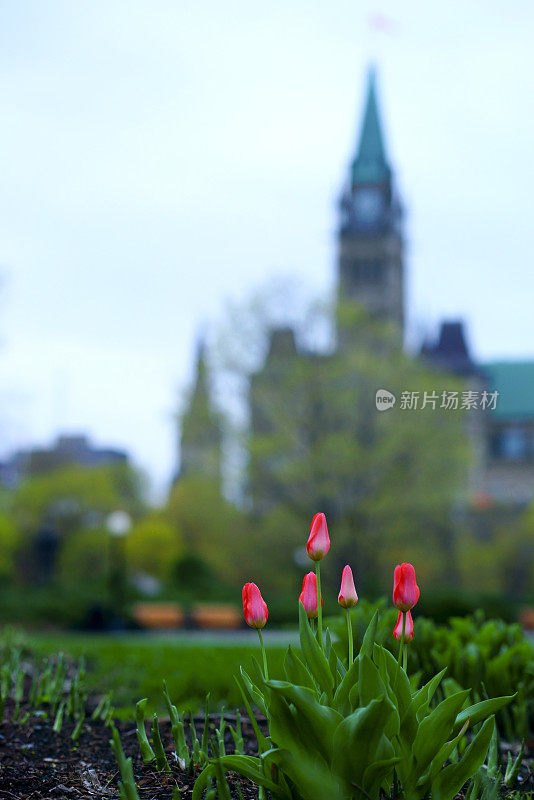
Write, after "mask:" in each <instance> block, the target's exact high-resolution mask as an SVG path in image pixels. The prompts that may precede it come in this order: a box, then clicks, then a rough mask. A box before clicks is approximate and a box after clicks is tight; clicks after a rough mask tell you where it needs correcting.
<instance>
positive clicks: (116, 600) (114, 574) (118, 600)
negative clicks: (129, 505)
mask: <svg viewBox="0 0 534 800" xmlns="http://www.w3.org/2000/svg"><path fill="white" fill-rule="evenodd" d="M131 527H132V520H131V517H130V515H129V514H128V513H127V512H126V511H121V510H117V511H113V512H112V513H111V514H110V515H109V516H108V518H107V519H106V528H107V531H108V533H109V597H110V601H111V608H112V611H113V616H114V617H115V618H116V619H117V621H118V623H119V624H122V621H123V617H124V594H125V589H126V550H125V539H126V536H127V534H128V531H129V530H130V528H131Z"/></svg>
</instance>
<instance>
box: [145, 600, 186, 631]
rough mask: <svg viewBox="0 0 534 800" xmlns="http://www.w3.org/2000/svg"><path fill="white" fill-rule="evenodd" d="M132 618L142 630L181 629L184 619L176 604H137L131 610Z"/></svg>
mask: <svg viewBox="0 0 534 800" xmlns="http://www.w3.org/2000/svg"><path fill="white" fill-rule="evenodd" d="M132 616H133V618H134V620H135V621H136V622H137V623H138V624H139V625H141V626H142V627H143V628H151V629H153V630H166V629H169V628H181V627H182V625H183V624H184V619H185V614H184V612H183V610H182V609H181V608H180V606H179V605H177V603H137V604H136V605H135V606H134V607H133V609H132Z"/></svg>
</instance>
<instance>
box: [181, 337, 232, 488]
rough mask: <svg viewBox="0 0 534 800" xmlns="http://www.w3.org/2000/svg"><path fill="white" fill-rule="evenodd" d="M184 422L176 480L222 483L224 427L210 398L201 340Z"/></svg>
mask: <svg viewBox="0 0 534 800" xmlns="http://www.w3.org/2000/svg"><path fill="white" fill-rule="evenodd" d="M181 421H182V430H181V439H180V470H179V472H178V474H177V478H176V479H177V480H178V479H180V478H184V477H189V476H190V475H201V476H203V477H205V478H207V479H209V480H211V481H214V482H215V483H217V485H219V486H220V481H221V441H222V426H221V419H220V416H219V414H218V413H217V411H216V410H215V409H214V407H213V404H212V402H211V398H210V393H209V386H208V369H207V365H206V355H205V348H204V345H203V344H202V343H199V345H198V352H197V364H196V377H195V384H194V387H193V391H192V393H191V397H190V401H189V405H188V407H187V408H186V410H185V411H184V414H183V416H182V420H181Z"/></svg>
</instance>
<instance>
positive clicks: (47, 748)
mask: <svg viewBox="0 0 534 800" xmlns="http://www.w3.org/2000/svg"><path fill="white" fill-rule="evenodd" d="M12 708H13V704H12V703H10V702H9V701H8V703H6V711H5V717H4V722H3V723H2V724H0V800H49V799H50V800H52V799H53V800H79V799H80V798H87V799H88V800H89V798H91V800H95V798H102V800H105V799H106V798H109V799H110V800H112V798H118V797H119V792H118V789H117V786H118V783H119V780H120V775H119V773H118V770H117V764H116V761H115V758H114V756H113V753H112V752H111V748H110V746H109V740H110V738H111V735H110V730H109V728H108V727H106V726H105V725H104V723H103V722H101V721H99V720H98V721H96V722H94V721H92V720H91V719H88V720H87V721H86V722H85V723H84V726H83V731H82V734H81V736H80V737H79V739H78V741H76V742H73V741H72V739H71V734H72V731H73V729H74V724H73V723H72V722H71V721H67V722H65V723H64V724H63V727H62V730H61V733H55V732H54V730H53V729H52V722H53V720H52V721H51V720H50V719H46V718H44V717H43V716H36V715H35V714H34V715H32V716H31V717H30V719H29V720H28V723H27V724H25V725H19V724H16V723H13V722H12V719H11V718H12ZM25 711H26V709H25V708H24V707H22V708H21V717H24V713H25ZM210 716H211V715H210ZM226 716H227V718H228V721H229V722H230V724H234V722H235V717H232V715H231V714H229V715H226V714H225V717H226ZM195 723H196V729H197V734H198V736H199V738H200V737H201V735H202V729H203V727H204V717H198V718H195ZM219 723H220V715H213V722H212V725H210V727H213V730H215V728H216V727H218V726H219ZM147 728H148V726H147ZM117 729H118V731H119V733H120V736H121V741H122V746H123V749H124V752H125V754H126V756H131V757H132V762H133V770H134V775H135V779H136V783H137V786H138V792H139V797H140V798H141V800H145V799H146V800H171V797H172V793H173V789H174V787H175V786H178V787H179V789H180V792H181V797H182V800H187V798H190V797H191V793H192V790H193V785H194V783H195V779H196V777H197V776H198V774H199V772H200V770H199V769H197V770H195V773H194V774H192V775H190V774H189V773H188V772H185V771H183V770H181V769H180V767H179V766H178V765H177V762H176V758H175V757H174V756H173V752H174V749H175V748H174V743H173V741H172V737H171V730H170V724H169V723H168V722H165V721H162V722H161V723H160V731H161V737H162V741H163V745H164V747H165V750H166V753H167V759H168V761H169V764H170V765H171V768H172V773H171V774H165V773H164V772H158V771H157V770H156V769H154V768H153V767H152V766H150V765H149V766H145V765H144V764H143V762H142V760H141V757H140V755H139V746H138V742H137V736H136V728H135V724H132V723H129V722H128V723H123V722H118V723H117ZM242 731H243V739H244V742H245V752H246V753H249V754H257V746H256V738H255V736H254V732H253V730H252V727H251V725H250V723H249V722H248V721H247V720H246V719H242ZM147 732H148V730H147ZM186 735H187V725H186ZM226 746H227V752H229V753H230V752H233V740H232V738H231V735H230V734H229V732H228V739H227V741H226ZM227 780H228V784H229V786H230V789H231V791H232V796H235V797H236V798H237V797H238V796H239V795H238V785H239V786H240V788H241V792H242V795H243V798H244V800H252V798H254V800H257V797H258V790H257V787H255V786H254V785H253V784H252V783H250V781H247V780H245V779H243V778H238V776H235V775H232V774H229V775H228V776H227Z"/></svg>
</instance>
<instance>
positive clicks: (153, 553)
mask: <svg viewBox="0 0 534 800" xmlns="http://www.w3.org/2000/svg"><path fill="white" fill-rule="evenodd" d="M125 546H126V559H127V564H128V568H129V570H134V571H137V572H146V573H148V574H149V575H153V576H154V577H156V578H161V579H167V578H168V577H169V573H170V571H171V569H172V567H173V565H174V564H175V562H176V560H177V559H178V558H179V556H180V555H181V553H182V550H183V545H182V540H181V536H180V535H179V533H178V530H177V529H176V527H175V526H173V525H171V524H170V523H169V522H168V521H166V520H165V519H164V518H163V517H162V516H161V515H159V514H150V515H149V516H147V517H145V518H144V519H142V520H140V521H139V522H137V523H136V524H135V525H134V526H133V528H132V530H131V531H130V532H129V534H128V536H127V537H126V541H125Z"/></svg>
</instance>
